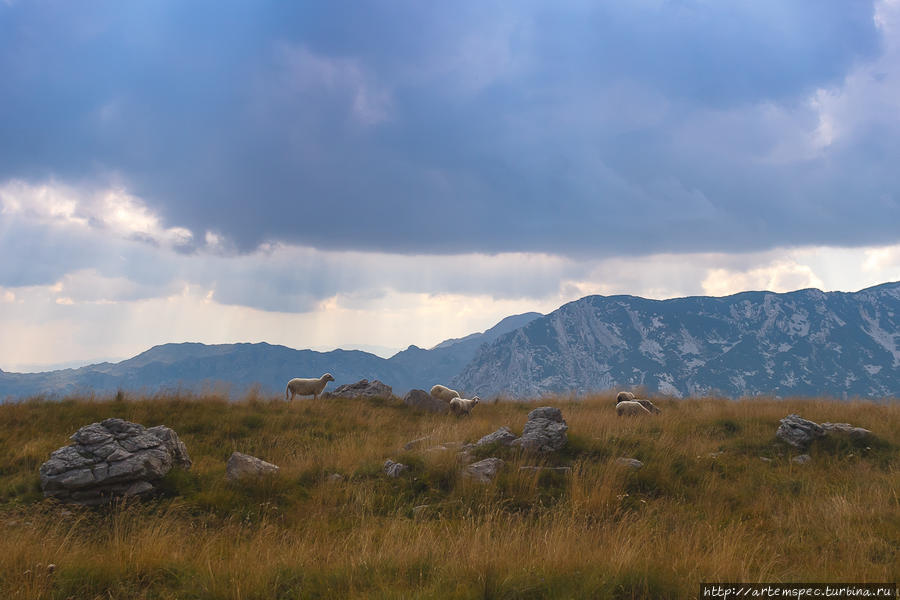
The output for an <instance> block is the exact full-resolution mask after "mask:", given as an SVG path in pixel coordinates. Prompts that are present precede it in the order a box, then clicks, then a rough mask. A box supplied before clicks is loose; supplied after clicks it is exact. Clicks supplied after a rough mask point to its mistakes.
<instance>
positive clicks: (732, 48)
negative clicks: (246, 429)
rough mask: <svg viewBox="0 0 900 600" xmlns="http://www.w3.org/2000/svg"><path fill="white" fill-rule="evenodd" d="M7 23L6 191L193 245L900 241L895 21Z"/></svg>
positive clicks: (1, 58) (479, 15)
mask: <svg viewBox="0 0 900 600" xmlns="http://www.w3.org/2000/svg"><path fill="white" fill-rule="evenodd" d="M2 10H4V19H2V20H0V21H2V24H0V77H2V79H3V81H4V82H5V83H6V85H5V86H4V96H3V100H2V102H3V109H4V110H2V111H0V139H3V140H15V143H11V142H5V143H0V181H6V182H8V181H11V180H16V181H26V182H29V185H32V186H37V187H40V186H42V185H46V184H47V183H48V182H58V183H59V184H61V185H62V184H64V185H66V186H70V187H73V188H78V189H83V188H90V187H92V188H96V189H107V188H109V187H116V188H117V189H118V190H119V191H120V193H121V194H123V195H124V196H125V197H127V198H140V199H141V202H142V203H143V205H144V206H145V207H147V209H148V210H149V211H150V212H151V213H152V214H153V215H155V216H156V218H157V219H158V223H157V224H156V225H155V227H156V231H157V233H158V232H159V231H178V232H182V233H184V232H190V234H191V238H192V240H193V242H192V243H194V244H202V241H203V240H204V239H205V236H206V232H208V231H210V232H215V234H216V235H217V236H219V238H220V240H221V241H222V244H223V246H224V247H228V248H231V249H234V250H237V251H240V252H245V253H252V252H253V251H255V249H256V248H258V247H259V246H260V245H262V244H267V243H281V244H286V245H302V246H309V247H315V248H319V249H323V250H330V249H341V250H359V251H376V252H384V253H404V254H420V253H429V254H460V253H476V254H477V253H486V254H495V253H516V252H527V253H544V254H554V255H560V254H565V255H568V256H571V257H576V258H579V259H580V258H584V257H586V256H593V257H610V256H615V255H618V254H623V253H627V254H629V255H639V254H654V253H664V252H717V251H718V252H724V251H742V252H746V251H759V250H764V249H767V248H773V247H784V246H791V245H796V246H800V245H810V244H812V245H823V244H841V245H864V244H871V243H878V244H887V243H892V242H894V241H896V233H895V232H894V228H893V227H891V226H890V224H891V223H895V222H897V220H898V217H900V207H898V204H897V197H896V190H897V188H898V181H897V175H896V174H895V171H896V170H895V169H894V168H893V165H894V164H896V163H897V162H898V161H900V147H898V144H897V143H896V142H895V141H894V140H896V139H900V137H898V136H896V135H893V134H892V133H891V132H897V129H898V117H897V114H898V112H897V111H896V98H897V97H898V94H897V91H898V90H897V86H896V80H897V66H896V65H897V64H898V63H897V61H896V45H897V43H896V42H895V41H894V40H895V39H897V37H898V36H897V35H896V33H897V32H898V24H897V13H898V11H900V9H898V7H897V5H896V3H893V2H886V1H885V2H880V3H877V4H872V3H869V2H861V3H837V4H829V5H827V6H822V5H821V3H813V2H809V3H807V2H798V3H789V4H785V3H783V2H774V1H773V2H738V3H729V4H727V5H724V4H723V5H719V4H715V3H712V4H711V3H703V2H694V1H685V2H631V3H619V4H601V5H590V4H587V5H586V4H584V3H580V2H562V3H556V4H553V5H552V6H550V5H545V4H538V3H517V4H516V5H514V6H511V5H504V4H502V3H493V2H485V3H454V4H452V5H442V4H437V5H435V4H431V5H421V4H418V3H396V4H392V5H390V6H385V5H384V4H383V3H368V2H363V3H359V4H358V5H357V6H356V7H355V8H354V11H352V14H350V15H348V14H347V12H346V11H344V10H341V9H339V7H336V6H330V5H329V6H322V7H310V6H308V5H302V4H301V5H285V4H283V3H278V4H267V3H262V4H252V5H240V6H230V7H221V6H219V5H214V6H213V5H206V4H204V3H202V2H201V3H192V4H190V5H184V4H181V3H174V2H159V3H154V4H152V5H143V6H136V5H129V4H121V3H100V4H98V5H92V6H91V7H81V8H79V9H78V10H75V9H58V10H56V9H54V10H51V9H49V8H47V7H46V6H44V5H40V4H34V3H17V4H14V5H12V6H9V7H4V8H3V9H2ZM29 32H40V34H39V35H30V34H29ZM111 57H115V60H112V58H111ZM111 180H112V181H114V182H115V183H116V185H115V186H110V185H109V182H110V181H111ZM136 223H137V222H135V221H132V223H131V224H132V225H135V224H136ZM446 232H450V233H446ZM153 235H157V234H153ZM151 237H152V236H151ZM163 243H175V242H173V241H171V240H170V241H167V242H163Z"/></svg>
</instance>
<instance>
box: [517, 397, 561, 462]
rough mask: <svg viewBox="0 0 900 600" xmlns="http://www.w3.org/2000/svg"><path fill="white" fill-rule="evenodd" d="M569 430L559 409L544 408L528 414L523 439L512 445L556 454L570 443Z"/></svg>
mask: <svg viewBox="0 0 900 600" xmlns="http://www.w3.org/2000/svg"><path fill="white" fill-rule="evenodd" d="M568 429H569V426H568V425H566V422H565V420H564V419H563V417H562V412H561V411H560V410H559V409H558V408H555V407H552V406H542V407H540V408H536V409H534V410H533V411H531V412H530V413H528V422H527V423H525V427H524V428H523V429H522V437H520V438H519V439H517V440H515V441H513V442H512V443H511V444H510V445H512V446H518V447H520V448H522V449H523V450H529V451H532V452H555V451H557V450H562V449H563V448H564V447H565V445H566V443H567V442H568V438H567V437H566V431H568Z"/></svg>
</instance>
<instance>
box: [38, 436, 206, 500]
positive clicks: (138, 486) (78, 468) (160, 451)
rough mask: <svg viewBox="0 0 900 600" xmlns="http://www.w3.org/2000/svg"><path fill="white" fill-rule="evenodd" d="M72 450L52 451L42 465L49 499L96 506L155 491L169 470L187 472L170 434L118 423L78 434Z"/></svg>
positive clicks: (187, 463)
mask: <svg viewBox="0 0 900 600" xmlns="http://www.w3.org/2000/svg"><path fill="white" fill-rule="evenodd" d="M70 439H71V440H72V441H73V442H74V443H73V444H72V445H70V446H63V447H62V448H59V449H57V450H55V451H54V452H53V453H52V454H51V455H50V459H49V460H48V461H47V462H45V463H44V464H42V465H41V468H40V479H41V489H42V490H43V492H44V496H45V497H47V498H56V499H57V500H60V501H62V502H72V503H76V504H86V505H96V504H105V503H107V502H109V501H111V500H112V499H113V498H115V497H118V496H142V495H145V494H149V493H153V492H155V491H156V489H157V487H158V484H159V482H160V480H161V479H162V478H163V477H164V476H165V475H166V473H168V472H169V471H170V470H171V469H172V467H173V466H179V467H182V468H184V469H189V468H191V459H190V457H189V456H188V453H187V448H186V447H185V445H184V443H183V442H182V441H181V440H180V439H179V438H178V434H176V433H175V432H174V431H172V430H171V429H169V428H168V427H165V426H163V425H159V426H156V427H151V428H149V429H147V428H145V427H144V426H143V425H139V424H137V423H131V422H129V421H124V420H122V419H106V420H104V421H101V422H99V423H91V424H90V425H86V426H84V427H82V428H81V429H79V430H78V431H76V432H75V433H74V434H72V436H71V437H70Z"/></svg>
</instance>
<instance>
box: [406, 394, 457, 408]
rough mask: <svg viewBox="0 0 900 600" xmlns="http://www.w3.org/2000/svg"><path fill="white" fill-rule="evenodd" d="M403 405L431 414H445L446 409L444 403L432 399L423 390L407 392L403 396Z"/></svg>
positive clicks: (446, 406)
mask: <svg viewBox="0 0 900 600" xmlns="http://www.w3.org/2000/svg"><path fill="white" fill-rule="evenodd" d="M403 403H404V404H405V405H407V406H409V407H412V408H418V409H419V410H426V411H428V412H433V413H446V412H447V408H448V405H447V403H446V402H444V401H443V400H439V399H437V398H434V397H432V395H431V394H429V393H428V392H426V391H425V390H409V391H408V392H407V393H406V395H405V396H403Z"/></svg>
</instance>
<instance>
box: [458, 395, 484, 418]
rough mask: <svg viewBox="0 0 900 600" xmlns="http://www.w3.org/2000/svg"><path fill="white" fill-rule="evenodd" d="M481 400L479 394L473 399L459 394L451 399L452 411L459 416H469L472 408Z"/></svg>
mask: <svg viewBox="0 0 900 600" xmlns="http://www.w3.org/2000/svg"><path fill="white" fill-rule="evenodd" d="M480 400H481V399H480V398H479V397H478V396H475V397H474V398H472V399H471V400H468V399H466V398H460V397H459V396H457V397H455V398H453V399H451V400H450V412H451V413H453V414H454V415H456V416H457V417H461V416H462V415H466V416H467V417H468V416H469V413H470V412H472V409H473V408H474V407H475V405H476V404H478V402H479V401H480Z"/></svg>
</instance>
